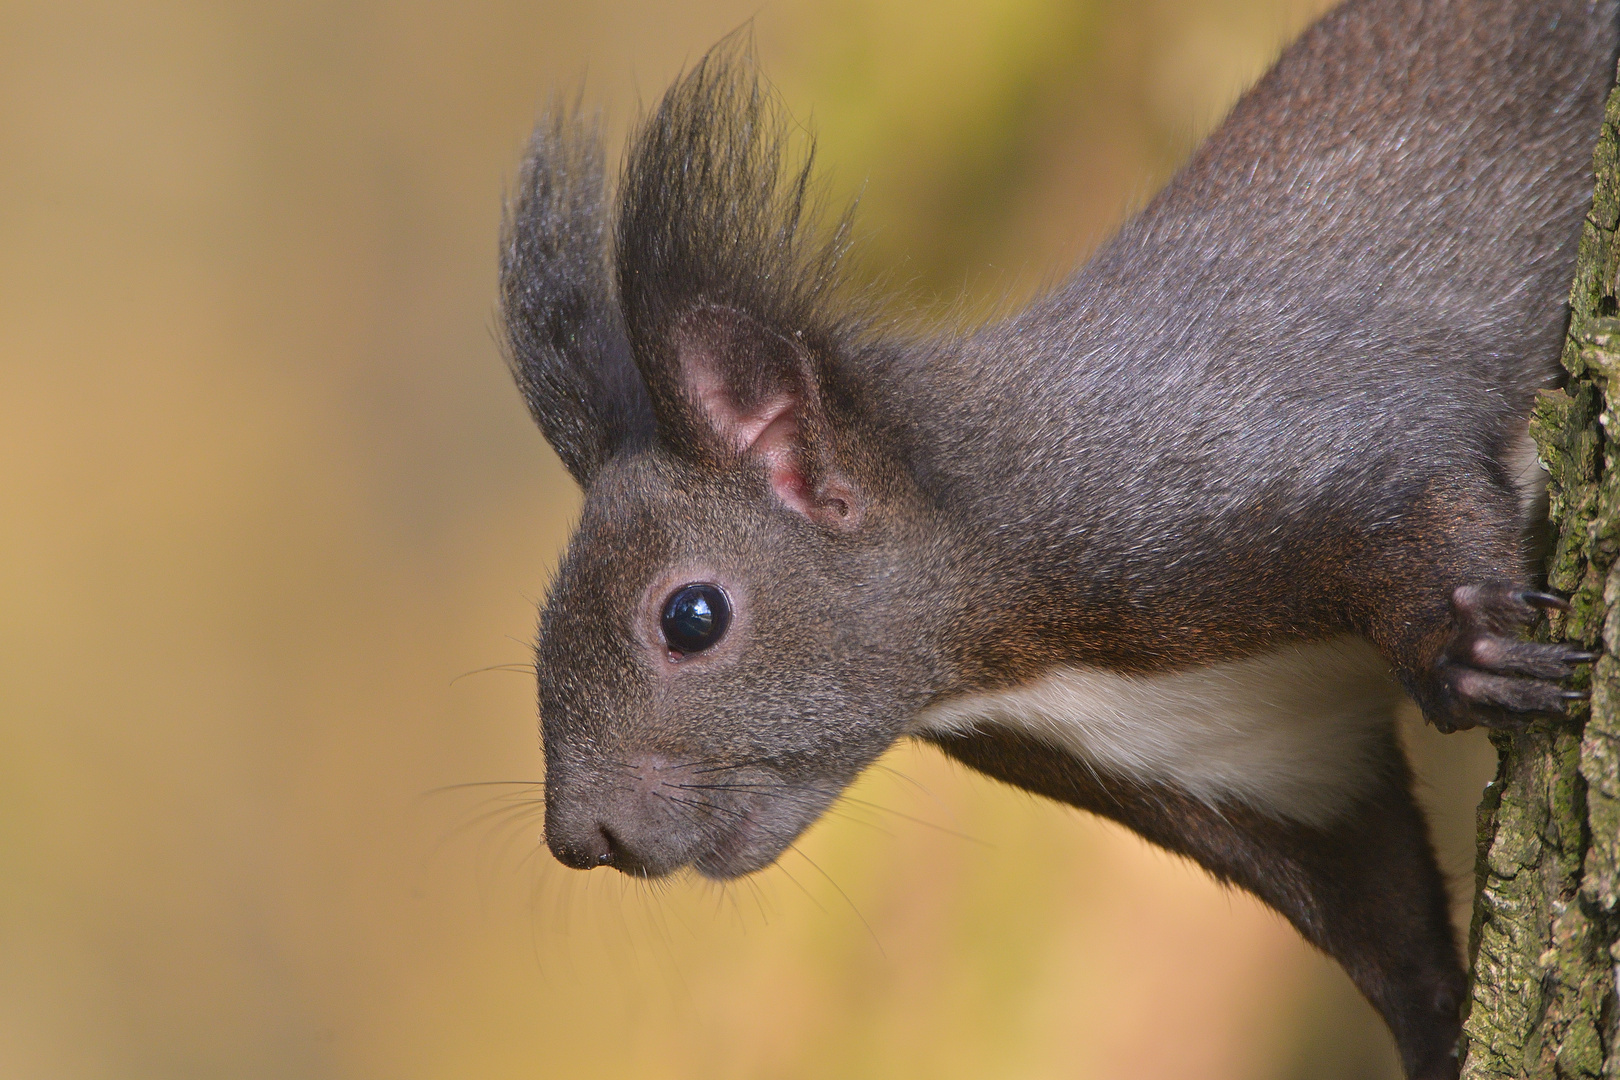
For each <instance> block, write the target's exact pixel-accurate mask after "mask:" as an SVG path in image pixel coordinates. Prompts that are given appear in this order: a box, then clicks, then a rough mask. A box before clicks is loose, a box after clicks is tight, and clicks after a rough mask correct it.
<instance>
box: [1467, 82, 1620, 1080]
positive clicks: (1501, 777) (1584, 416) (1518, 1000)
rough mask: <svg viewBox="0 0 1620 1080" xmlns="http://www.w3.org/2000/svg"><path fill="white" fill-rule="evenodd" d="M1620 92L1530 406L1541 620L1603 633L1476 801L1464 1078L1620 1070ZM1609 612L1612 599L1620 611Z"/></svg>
mask: <svg viewBox="0 0 1620 1080" xmlns="http://www.w3.org/2000/svg"><path fill="white" fill-rule="evenodd" d="M1617 124H1620V91H1616V93H1615V94H1612V95H1610V98H1609V105H1608V110H1607V112H1606V114H1605V117H1604V125H1603V132H1602V135H1601V137H1600V139H1599V141H1598V147H1597V153H1596V158H1595V161H1596V167H1597V189H1596V194H1595V196H1594V199H1593V206H1592V211H1591V213H1590V214H1589V215H1587V220H1586V225H1585V231H1584V234H1583V236H1582V237H1581V245H1580V256H1579V259H1578V262H1577V264H1576V271H1575V284H1574V287H1573V288H1572V290H1571V295H1570V306H1571V309H1572V310H1571V318H1570V325H1569V336H1568V339H1567V340H1566V342H1565V345H1564V358H1563V359H1564V366H1565V367H1566V368H1567V369H1568V371H1569V382H1568V385H1567V386H1566V387H1565V388H1564V389H1562V390H1553V391H1545V392H1543V393H1542V394H1541V396H1540V399H1539V401H1538V402H1537V404H1536V408H1535V412H1534V415H1533V417H1532V419H1531V424H1530V427H1531V433H1532V434H1533V435H1534V436H1535V439H1536V444H1537V446H1538V447H1539V448H1540V456H1541V460H1542V461H1543V462H1544V463H1545V464H1546V466H1547V467H1548V470H1549V471H1550V473H1551V488H1550V493H1551V519H1552V525H1553V529H1554V530H1555V534H1556V537H1557V540H1556V547H1555V550H1554V552H1553V554H1552V556H1551V559H1550V562H1549V565H1548V584H1549V585H1550V587H1551V588H1552V589H1554V590H1555V591H1557V592H1559V593H1562V594H1564V595H1566V596H1569V597H1570V610H1569V612H1568V613H1567V614H1565V615H1562V616H1555V617H1554V618H1553V619H1552V620H1551V625H1550V626H1549V627H1546V628H1545V632H1546V633H1550V634H1551V635H1552V638H1553V639H1559V640H1569V641H1576V642H1580V643H1582V644H1585V645H1595V644H1597V643H1598V642H1599V641H1601V642H1602V646H1601V648H1602V651H1603V653H1604V655H1603V656H1602V657H1601V658H1600V659H1599V660H1598V662H1597V664H1596V666H1595V668H1594V671H1593V675H1592V685H1591V690H1592V700H1591V706H1590V709H1588V708H1587V707H1586V706H1585V705H1581V704H1577V706H1576V707H1574V708H1572V709H1571V710H1570V717H1569V720H1568V721H1564V722H1554V721H1549V720H1541V721H1537V722H1536V723H1535V724H1534V725H1533V726H1532V727H1531V728H1530V729H1529V730H1527V731H1525V732H1523V733H1520V734H1516V735H1507V734H1504V733H1497V734H1494V735H1493V737H1492V738H1493V741H1494V742H1495V743H1496V748H1497V751H1498V753H1499V754H1500V755H1501V761H1500V764H1499V766H1498V768H1497V774H1496V779H1495V780H1494V781H1493V782H1492V783H1491V785H1490V786H1489V787H1488V788H1487V789H1486V793H1485V799H1484V802H1483V803H1482V804H1481V806H1480V809H1479V821H1480V827H1479V860H1478V864H1477V870H1476V875H1477V877H1476V881H1477V885H1478V889H1477V893H1476V899H1475V904H1474V919H1473V927H1472V930H1471V932H1470V934H1469V952H1470V955H1471V956H1472V958H1473V969H1474V986H1473V996H1472V1002H1471V1007H1470V1013H1469V1016H1468V1022H1467V1025H1466V1027H1465V1030H1464V1047H1465V1057H1464V1064H1463V1076H1464V1077H1465V1078H1470V1080H1486V1078H1492V1080H1494V1078H1498V1077H1527V1078H1536V1080H1541V1078H1548V1080H1551V1078H1554V1077H1559V1078H1563V1077H1609V1078H1620V1047H1617V1045H1616V1039H1615V1035H1616V1027H1615V1024H1616V1011H1617V1010H1616V976H1617V974H1620V968H1617V966H1616V961H1617V960H1620V946H1617V943H1616V939H1617V936H1620V934H1617V931H1620V911H1617V907H1620V661H1616V659H1615V658H1614V655H1613V654H1614V653H1616V652H1620V609H1616V608H1615V601H1616V600H1620V565H1616V555H1617V554H1620V469H1616V468H1615V460H1614V457H1613V454H1614V450H1613V444H1612V443H1611V442H1610V439H1609V436H1608V431H1609V430H1610V429H1611V427H1612V423H1613V421H1612V419H1611V418H1612V417H1613V416H1615V415H1620V414H1617V413H1616V411H1615V409H1616V405H1620V318H1616V317H1615V316H1616V315H1620V304H1617V302H1616V295H1615V291H1616V281H1615V278H1616V272H1617V269H1620V235H1617V233H1616V225H1617V224H1620V156H1617V131H1616V127H1617ZM1611 611H1612V612H1613V613H1611Z"/></svg>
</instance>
